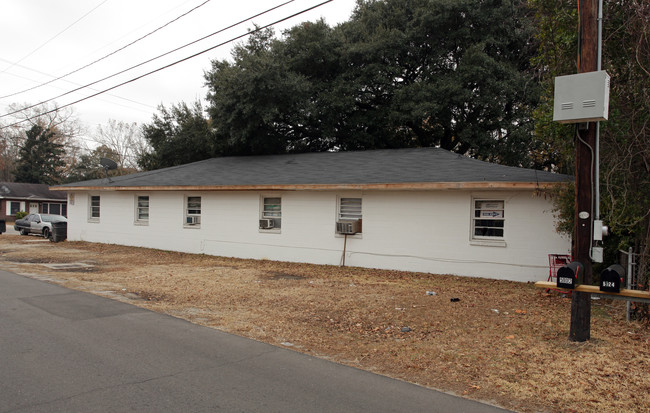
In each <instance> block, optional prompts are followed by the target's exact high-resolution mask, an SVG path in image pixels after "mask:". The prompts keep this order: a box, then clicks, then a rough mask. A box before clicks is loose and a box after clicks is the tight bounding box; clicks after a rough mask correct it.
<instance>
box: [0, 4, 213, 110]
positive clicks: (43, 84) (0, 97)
mask: <svg viewBox="0 0 650 413" xmlns="http://www.w3.org/2000/svg"><path fill="white" fill-rule="evenodd" d="M210 1H211V0H205V1H204V2H203V3H201V4H199V5H198V6H196V7H194V8H192V9H191V10H189V11H187V12H185V13H183V14H181V15H180V16H178V17H176V18H175V19H173V20H170V21H169V22H167V23H165V24H164V25H162V26H160V27H158V28H156V29H155V30H153V31H151V32H149V33H147V34H145V35H144V36H141V37H140V38H138V39H136V40H134V41H132V42H131V43H128V44H126V45H125V46H122V47H120V48H119V49H117V50H115V51H113V52H111V53H109V54H107V55H105V56H103V57H100V58H99V59H97V60H95V61H93V62H90V63H88V64H87V65H85V66H82V67H80V68H78V69H75V70H73V71H71V72H68V73H66V74H64V75H61V76H59V77H56V78H54V79H51V80H49V81H47V82H45V83H41V84H40V85H36V86H33V87H30V88H28V89H25V90H21V91H19V92H14V93H11V94H9V95H5V96H0V99H5V98H8V97H12V96H16V95H19V94H21V93H25V92H29V91H31V90H34V89H38V88H40V87H42V86H45V85H49V84H50V83H52V82H56V81H57V80H61V79H63V78H64V77H68V76H70V75H71V74H74V73H77V72H79V71H80V70H83V69H86V68H87V67H90V66H92V65H94V64H95V63H98V62H101V61H102V60H104V59H106V58H108V57H110V56H112V55H114V54H116V53H118V52H121V51H122V50H124V49H126V48H127V47H129V46H132V45H134V44H135V43H137V42H139V41H141V40H143V39H145V38H147V37H149V36H151V35H152V34H154V33H156V32H158V31H160V30H162V29H164V28H165V27H167V26H169V25H170V24H172V23H174V22H176V21H178V20H180V19H181V18H183V17H185V16H187V15H188V14H190V13H192V12H193V11H195V10H197V9H198V8H200V7H202V6H204V5H205V4H207V3H208V2H210ZM98 7H99V6H98ZM23 59H24V58H23ZM21 60H22V59H21ZM18 63H19V62H16V63H14V64H13V65H12V66H10V67H9V68H11V67H13V66H15V65H17V64H18ZM9 68H7V69H5V70H4V71H3V72H5V71H6V70H8V69H9ZM48 76H49V75H48Z"/></svg>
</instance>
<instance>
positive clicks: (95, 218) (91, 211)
mask: <svg viewBox="0 0 650 413" xmlns="http://www.w3.org/2000/svg"><path fill="white" fill-rule="evenodd" d="M99 213H100V198H99V195H91V196H90V199H89V202H88V221H91V222H99Z"/></svg>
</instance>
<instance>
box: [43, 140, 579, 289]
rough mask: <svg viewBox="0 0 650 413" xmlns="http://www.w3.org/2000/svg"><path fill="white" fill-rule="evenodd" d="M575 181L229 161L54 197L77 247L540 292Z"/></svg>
mask: <svg viewBox="0 0 650 413" xmlns="http://www.w3.org/2000/svg"><path fill="white" fill-rule="evenodd" d="M568 180H571V177H568V176H566V175H560V174H553V173H549V172H543V171H535V170H531V169H524V168H514V167H507V166H502V165H496V164H491V163H487V162H483V161H479V160H475V159H471V158H468V157H465V156H461V155H458V154H454V153H451V152H448V151H445V150H443V149H438V148H418V149H387V150H371V151H358V152H336V153H333V152H325V153H305V154H291V155H270V156H242V157H221V158H213V159H208V160H205V161H200V162H195V163H191V164H186V165H181V166H176V167H171V168H165V169H159V170H155V171H149V172H141V173H135V174H131V175H125V176H120V177H113V178H111V179H98V180H91V181H84V182H78V183H72V184H66V185H61V186H57V187H53V188H52V189H53V190H62V191H67V193H68V240H72V241H90V242H102V243H111V244H121V245H132V246H138V247H149V248H157V249H163V250H172V251H182V252H190V253H201V254H211V255H218V256H225V257H238V258H254V259H269V260H278V261H292V262H307V263H315V264H330V265H341V264H345V265H348V266H359V267H369V268H383V269H395V270H406V271H422V272H429V273H438V274H456V275H464V276H476V277H487V278H495V279H508V280H516V281H537V280H546V277H547V276H548V259H547V256H548V254H550V253H568V252H569V251H570V247H571V246H570V240H569V239H568V238H567V237H565V236H562V235H560V234H558V233H557V232H556V230H555V218H554V214H553V211H552V210H553V206H552V204H551V202H550V200H549V198H548V196H545V194H544V190H545V189H547V188H549V187H550V186H553V185H557V184H558V183H560V182H564V181H568ZM337 223H338V224H337Z"/></svg>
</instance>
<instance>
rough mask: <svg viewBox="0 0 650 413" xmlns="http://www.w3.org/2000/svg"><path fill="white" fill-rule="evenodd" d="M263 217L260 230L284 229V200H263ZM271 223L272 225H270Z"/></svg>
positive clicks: (276, 198) (275, 198) (278, 198)
mask: <svg viewBox="0 0 650 413" xmlns="http://www.w3.org/2000/svg"><path fill="white" fill-rule="evenodd" d="M261 215H262V217H261V220H260V229H280V228H282V198H280V197H269V198H262V214H261ZM266 220H269V221H266ZM269 223H271V224H270V225H269Z"/></svg>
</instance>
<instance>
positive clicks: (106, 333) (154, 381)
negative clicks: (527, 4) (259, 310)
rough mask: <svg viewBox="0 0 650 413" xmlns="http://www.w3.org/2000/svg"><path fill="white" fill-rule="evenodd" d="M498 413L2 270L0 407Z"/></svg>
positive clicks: (38, 409)
mask: <svg viewBox="0 0 650 413" xmlns="http://www.w3.org/2000/svg"><path fill="white" fill-rule="evenodd" d="M128 411H138V412H348V413H349V412H373V413H378V412H503V411H504V410H501V409H498V408H495V407H492V406H489V405H485V404H481V403H478V402H474V401H470V400H465V399H462V398H458V397H454V396H451V395H448V394H445V393H441V392H437V391H433V390H429V389H426V388H423V387H419V386H416V385H412V384H408V383H405V382H402V381H398V380H392V379H389V378H386V377H383V376H379V375H376V374H372V373H369V372H365V371H362V370H358V369H355V368H351V367H346V366H342V365H339V364H336V363H332V362H328V361H326V360H322V359H317V358H314V357H309V356H306V355H303V354H300V353H297V352H294V351H290V350H287V349H283V348H278V347H274V346H271V345H268V344H264V343H260V342H257V341H253V340H248V339H245V338H241V337H237V336H233V335H230V334H227V333H223V332H220V331H217V330H213V329H210V328H206V327H202V326H197V325H194V324H191V323H189V322H187V321H184V320H180V319H177V318H174V317H170V316H166V315H162V314H158V313H154V312H151V311H148V310H144V309H141V308H138V307H135V306H132V305H129V304H125V303H122V302H118V301H113V300H110V299H107V298H103V297H99V296H95V295H91V294H87V293H82V292H78V291H72V290H68V289H65V288H63V287H60V286H57V285H53V284H49V283H46V282H43V281H39V280H35V279H31V278H27V277H23V276H19V275H16V274H12V273H9V272H6V271H2V270H0V412H2V413H6V412H30V413H31V412H84V413H89V412H128Z"/></svg>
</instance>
